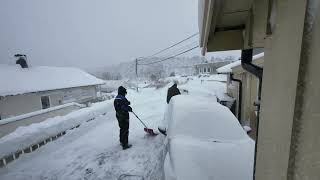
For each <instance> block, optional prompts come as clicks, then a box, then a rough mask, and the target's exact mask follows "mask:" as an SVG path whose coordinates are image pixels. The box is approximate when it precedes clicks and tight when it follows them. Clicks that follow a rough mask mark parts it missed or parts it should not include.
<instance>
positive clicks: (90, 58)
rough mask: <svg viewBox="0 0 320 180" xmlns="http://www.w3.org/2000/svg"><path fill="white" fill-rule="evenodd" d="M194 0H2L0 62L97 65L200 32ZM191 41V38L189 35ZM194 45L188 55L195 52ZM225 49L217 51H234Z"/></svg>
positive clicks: (143, 53) (129, 57)
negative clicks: (19, 57)
mask: <svg viewBox="0 0 320 180" xmlns="http://www.w3.org/2000/svg"><path fill="white" fill-rule="evenodd" d="M197 3H198V2H197V0H50V1H49V0H1V1H0V63H13V62H14V58H13V55H14V54H15V53H20V52H21V53H25V54H27V55H28V57H29V63H30V64H31V65H49V66H78V67H98V66H106V65H108V64H115V63H118V62H121V61H130V60H133V59H134V58H136V57H140V56H147V55H150V54H152V53H154V52H155V51H157V50H160V49H162V48H165V47H167V46H169V45H171V44H173V43H175V42H177V41H179V40H181V39H184V38H185V37H187V36H189V35H191V34H194V33H195V32H198V18H197V8H198V5H197ZM191 42H192V41H191ZM199 54H200V53H199V51H198V50H196V51H194V52H192V53H189V54H187V55H186V56H191V55H199ZM238 54H239V52H235V51H233V52H223V53H220V54H219V55H221V56H226V55H235V56H237V55H238Z"/></svg>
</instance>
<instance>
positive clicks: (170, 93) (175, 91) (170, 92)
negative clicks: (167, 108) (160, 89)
mask: <svg viewBox="0 0 320 180" xmlns="http://www.w3.org/2000/svg"><path fill="white" fill-rule="evenodd" d="M179 94H181V93H180V91H179V89H178V87H177V83H174V84H173V85H172V86H171V87H170V88H169V89H168V93H167V104H169V102H170V99H171V98H172V97H173V96H175V95H179Z"/></svg>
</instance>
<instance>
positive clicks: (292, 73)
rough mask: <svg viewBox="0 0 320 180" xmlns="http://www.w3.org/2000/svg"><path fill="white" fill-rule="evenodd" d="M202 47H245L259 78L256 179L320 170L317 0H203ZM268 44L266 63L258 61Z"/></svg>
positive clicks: (244, 60) (246, 65) (247, 64)
mask: <svg viewBox="0 0 320 180" xmlns="http://www.w3.org/2000/svg"><path fill="white" fill-rule="evenodd" d="M198 7H199V11H198V12H199V30H200V31H199V32H200V36H199V37H200V47H201V48H202V54H203V55H204V54H205V53H206V52H214V51H227V50H241V65H242V67H243V69H244V70H246V71H248V72H249V73H251V74H253V75H254V76H256V77H257V78H259V81H260V82H262V83H260V84H259V89H258V101H257V104H258V106H257V108H258V109H257V127H258V128H257V136H256V141H255V143H256V148H255V155H254V170H253V177H254V179H255V180H267V179H281V180H287V179H288V180H289V179H290V180H291V179H293V180H295V179H297V180H298V179H319V177H320V171H319V169H320V164H319V162H320V155H319V152H320V143H319V139H320V131H319V127H320V121H319V114H320V108H319V106H320V93H319V92H320V81H319V67H320V61H319V59H320V51H319V47H320V45H319V42H320V23H319V22H320V21H319V20H320V13H318V12H319V11H320V5H319V2H318V1H317V0H305V1H282V0H272V1H271V0H241V1H239V0H224V1H212V0H199V6H198ZM254 48H264V53H265V56H264V63H263V68H261V67H259V66H257V65H255V64H253V63H252V56H253V49H254Z"/></svg>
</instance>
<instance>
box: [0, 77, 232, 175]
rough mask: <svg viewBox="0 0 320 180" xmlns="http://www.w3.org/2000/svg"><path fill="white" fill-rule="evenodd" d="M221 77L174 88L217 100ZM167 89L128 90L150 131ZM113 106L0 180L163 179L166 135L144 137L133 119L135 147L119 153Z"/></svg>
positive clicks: (163, 107)
mask: <svg viewBox="0 0 320 180" xmlns="http://www.w3.org/2000/svg"><path fill="white" fill-rule="evenodd" d="M192 79H193V80H192ZM224 79H225V77H224V76H217V77H215V78H198V77H192V78H191V79H190V77H189V80H187V81H185V80H184V78H179V82H185V84H183V85H178V87H179V88H181V89H186V90H188V94H189V95H193V96H201V97H202V98H205V99H207V100H210V101H216V99H217V98H216V97H218V98H221V97H224V96H225V94H224V93H225V91H226V86H225V83H222V82H219V81H220V80H221V81H224ZM201 80H203V81H201ZM170 85H171V84H168V85H167V86H166V87H164V88H160V89H155V88H143V89H140V90H139V92H135V91H133V90H128V99H129V100H130V101H131V103H132V107H133V110H134V111H135V112H136V113H137V115H138V116H139V117H140V118H141V119H142V120H144V121H145V123H146V124H147V126H149V127H150V128H153V129H157V127H158V125H159V124H162V123H163V118H164V113H165V110H166V107H167V104H166V93H167V88H168V87H169V86H170ZM112 102H113V100H109V101H106V102H104V107H105V108H106V110H107V114H106V115H103V116H98V117H97V118H96V119H95V120H94V121H89V122H84V123H83V124H82V125H81V126H80V127H79V128H77V129H74V130H70V131H68V132H67V134H66V135H64V136H62V137H61V138H59V139H57V140H56V141H54V142H51V143H48V144H47V145H45V146H43V147H41V148H40V149H38V150H37V151H35V152H33V153H31V154H25V155H23V156H22V157H21V158H19V159H18V160H16V161H14V162H12V163H9V164H8V165H7V166H6V167H4V168H1V169H0V179H1V180H6V179H7V180H15V179H68V180H69V179H70V180H72V179H118V178H119V177H120V176H121V175H122V176H123V175H126V174H130V175H138V176H141V177H142V176H143V177H144V179H147V180H148V179H151V180H157V179H163V175H164V174H163V160H164V153H165V148H166V147H165V142H164V140H165V138H164V136H162V135H158V136H156V137H150V136H148V135H146V134H145V132H144V131H143V126H142V125H141V124H140V122H139V121H138V120H137V119H135V117H134V116H133V115H131V116H130V135H129V142H130V143H132V144H133V147H132V148H130V149H128V150H126V151H123V150H122V149H121V146H120V144H119V139H118V136H119V127H118V123H117V120H116V118H115V112H114V109H113V103H112ZM186 105H187V104H186Z"/></svg>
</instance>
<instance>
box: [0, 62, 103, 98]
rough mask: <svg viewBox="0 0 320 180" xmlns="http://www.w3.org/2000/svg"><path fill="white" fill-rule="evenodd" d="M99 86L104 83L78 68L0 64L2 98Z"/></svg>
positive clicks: (0, 93)
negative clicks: (27, 66) (22, 66)
mask: <svg viewBox="0 0 320 180" xmlns="http://www.w3.org/2000/svg"><path fill="white" fill-rule="evenodd" d="M98 84H104V81H103V80H101V79H98V78H96V77H94V76H92V75H90V74H88V73H86V72H84V71H82V70H80V69H77V68H70V67H47V66H35V67H29V68H24V69H23V68H21V67H20V66H19V65H5V64H0V96H8V95H17V94H25V93H30V92H39V91H47V90H55V89H64V88H72V87H80V86H91V85H98Z"/></svg>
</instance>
